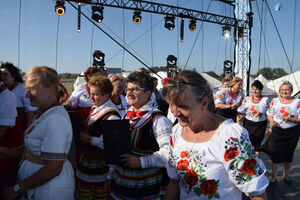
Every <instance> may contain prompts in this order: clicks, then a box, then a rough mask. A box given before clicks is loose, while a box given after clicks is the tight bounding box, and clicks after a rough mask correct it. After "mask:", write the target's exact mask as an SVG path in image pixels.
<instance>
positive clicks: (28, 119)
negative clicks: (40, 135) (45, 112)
mask: <svg viewBox="0 0 300 200" xmlns="http://www.w3.org/2000/svg"><path fill="white" fill-rule="evenodd" d="M33 120H34V112H33V111H29V112H26V127H29V126H30V124H31V123H32V122H33Z"/></svg>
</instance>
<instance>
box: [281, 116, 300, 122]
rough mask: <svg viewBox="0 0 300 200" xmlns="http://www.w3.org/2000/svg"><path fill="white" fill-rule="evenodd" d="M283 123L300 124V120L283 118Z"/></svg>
mask: <svg viewBox="0 0 300 200" xmlns="http://www.w3.org/2000/svg"><path fill="white" fill-rule="evenodd" d="M283 121H285V122H293V123H297V124H300V118H294V117H288V118H283Z"/></svg>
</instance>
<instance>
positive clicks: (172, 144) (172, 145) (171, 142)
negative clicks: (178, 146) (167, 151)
mask: <svg viewBox="0 0 300 200" xmlns="http://www.w3.org/2000/svg"><path fill="white" fill-rule="evenodd" d="M170 144H171V147H172V148H174V143H173V140H172V137H170Z"/></svg>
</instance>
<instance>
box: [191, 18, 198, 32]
mask: <svg viewBox="0 0 300 200" xmlns="http://www.w3.org/2000/svg"><path fill="white" fill-rule="evenodd" d="M196 28H197V25H196V20H194V19H191V21H190V25H189V29H190V31H194V30H196Z"/></svg>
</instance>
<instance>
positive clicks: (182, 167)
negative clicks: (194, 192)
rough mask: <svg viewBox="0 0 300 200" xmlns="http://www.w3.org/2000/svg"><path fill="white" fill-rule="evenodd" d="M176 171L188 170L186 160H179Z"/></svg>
mask: <svg viewBox="0 0 300 200" xmlns="http://www.w3.org/2000/svg"><path fill="white" fill-rule="evenodd" d="M177 169H178V170H188V169H189V161H188V160H180V161H179V162H178V164H177Z"/></svg>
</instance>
